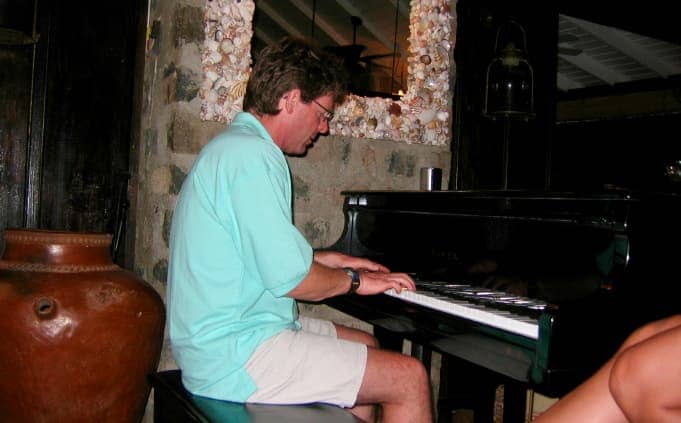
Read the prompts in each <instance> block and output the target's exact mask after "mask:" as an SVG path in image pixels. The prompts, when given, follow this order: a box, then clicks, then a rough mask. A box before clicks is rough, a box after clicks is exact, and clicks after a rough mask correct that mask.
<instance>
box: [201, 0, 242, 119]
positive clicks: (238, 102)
mask: <svg viewBox="0 0 681 423" xmlns="http://www.w3.org/2000/svg"><path fill="white" fill-rule="evenodd" d="M254 11H255V2H254V1H253V0H239V1H235V0H208V1H206V7H205V9H204V29H205V33H206V37H205V40H204V43H203V49H202V52H201V65H202V70H203V75H204V78H203V83H202V85H201V88H200V89H199V96H200V97H201V99H202V102H201V113H200V117H201V119H202V120H207V121H216V122H226V123H228V122H231V121H232V119H234V116H236V114H237V113H238V112H239V111H241V109H242V105H243V98H244V93H245V92H246V84H247V83H248V77H249V76H250V74H251V38H252V37H253V12H254Z"/></svg>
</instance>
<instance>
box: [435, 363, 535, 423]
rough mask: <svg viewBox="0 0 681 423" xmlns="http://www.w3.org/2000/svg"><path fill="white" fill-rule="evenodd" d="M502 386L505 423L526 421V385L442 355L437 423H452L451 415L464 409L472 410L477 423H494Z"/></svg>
mask: <svg viewBox="0 0 681 423" xmlns="http://www.w3.org/2000/svg"><path fill="white" fill-rule="evenodd" d="M500 385H503V386H504V401H503V406H504V411H503V422H504V423H522V422H524V420H525V403H526V398H525V395H526V394H525V392H526V388H525V386H524V384H523V383H521V382H516V381H513V380H511V379H509V378H506V377H504V376H501V375H499V374H497V373H494V372H491V371H490V370H488V369H485V368H483V367H480V366H476V365H474V364H471V363H469V362H467V361H464V360H461V359H458V358H456V357H452V356H448V355H443V356H442V364H441V370H440V390H439V394H438V400H437V415H438V423H451V421H452V412H455V411H456V410H461V409H463V410H472V411H473V418H474V422H475V423H487V422H493V421H494V414H495V400H496V391H497V388H498V387H499V386H500ZM499 417H501V416H499Z"/></svg>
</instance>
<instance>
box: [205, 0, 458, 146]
mask: <svg viewBox="0 0 681 423" xmlns="http://www.w3.org/2000/svg"><path fill="white" fill-rule="evenodd" d="M455 6H456V0H412V1H411V5H410V13H409V40H408V44H409V47H408V57H407V69H408V72H407V76H406V86H407V90H406V93H405V94H404V95H402V96H401V97H399V98H398V99H393V98H385V97H365V96H359V95H356V94H350V95H348V97H347V98H346V101H345V102H344V103H343V104H341V105H339V106H338V107H337V108H336V113H335V117H334V119H333V120H332V121H331V122H330V125H329V133H330V135H333V136H342V137H351V138H367V139H385V140H393V141H402V142H407V143H411V144H428V145H446V144H448V143H449V140H450V137H451V128H452V125H451V119H452V116H451V115H452V113H451V90H450V87H451V86H453V81H454V62H453V58H452V54H453V46H454V37H455V34H456V28H455V24H456V19H455V10H456V9H455ZM254 11H255V2H254V1H253V0H241V1H239V2H235V1H233V0H208V1H207V2H206V6H205V17H204V24H205V40H204V46H203V50H202V70H203V82H202V85H201V88H200V91H199V95H200V97H201V99H202V104H201V115H200V116H201V119H203V120H207V121H217V122H225V123H228V122H230V121H231V120H232V119H233V118H234V116H235V115H236V113H238V112H239V111H241V107H242V102H243V95H244V91H245V89H246V84H247V82H248V77H249V75H250V71H251V63H252V62H251V39H252V37H253V13H254Z"/></svg>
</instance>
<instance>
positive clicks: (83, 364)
mask: <svg viewBox="0 0 681 423" xmlns="http://www.w3.org/2000/svg"><path fill="white" fill-rule="evenodd" d="M4 239H5V249H4V253H3V255H2V259H1V260H0V420H1V421H7V422H138V421H140V420H141V418H142V416H143V414H144V409H145V405H146V402H147V397H148V396H149V390H150V385H149V384H148V382H147V375H149V374H150V373H151V372H153V371H155V369H156V366H157V364H158V360H159V356H160V352H161V347H162V343H163V328H164V324H165V309H164V305H163V301H162V300H161V298H160V296H159V295H158V293H157V292H156V291H155V290H154V289H153V288H152V287H151V286H150V285H149V284H148V283H146V282H145V281H143V280H141V279H139V278H138V277H136V276H135V275H134V274H133V273H131V272H129V271H127V270H124V269H122V268H121V267H119V266H117V265H115V264H114V263H113V262H112V260H111V255H110V252H109V247H110V244H111V236H110V235H105V234H93V233H75V232H57V231H43V230H26V229H10V230H5V232H4Z"/></svg>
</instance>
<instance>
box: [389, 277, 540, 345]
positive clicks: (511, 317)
mask: <svg viewBox="0 0 681 423" xmlns="http://www.w3.org/2000/svg"><path fill="white" fill-rule="evenodd" d="M416 287H417V289H416V291H402V293H399V294H398V293H397V292H396V291H395V290H393V289H391V290H388V291H386V292H385V294H386V295H389V296H391V297H394V298H398V299H400V300H403V301H407V302H410V303H414V304H418V305H421V306H423V307H426V308H430V309H433V310H438V311H441V312H444V313H446V314H450V315H453V316H457V317H462V318H464V319H468V320H471V321H474V322H478V323H482V324H485V325H487V326H491V327H494V328H498V329H501V330H505V331H508V332H511V333H515V334H518V335H522V336H525V337H527V338H531V339H538V338H539V325H538V323H537V319H536V318H533V317H531V316H528V315H525V314H523V313H522V310H523V309H524V310H527V312H528V314H537V313H538V312H541V310H543V309H544V308H545V307H546V303H543V302H541V301H538V300H534V299H531V298H525V297H519V296H516V295H512V294H508V293H504V292H500V291H494V290H490V289H486V288H480V287H474V286H470V285H459V284H447V283H444V282H442V283H433V282H417V284H416ZM505 308H506V309H505ZM515 310H519V311H518V312H517V311H515Z"/></svg>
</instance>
